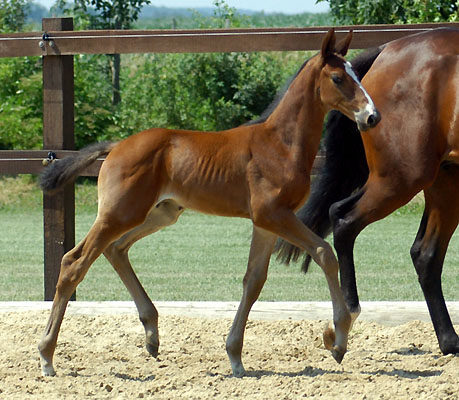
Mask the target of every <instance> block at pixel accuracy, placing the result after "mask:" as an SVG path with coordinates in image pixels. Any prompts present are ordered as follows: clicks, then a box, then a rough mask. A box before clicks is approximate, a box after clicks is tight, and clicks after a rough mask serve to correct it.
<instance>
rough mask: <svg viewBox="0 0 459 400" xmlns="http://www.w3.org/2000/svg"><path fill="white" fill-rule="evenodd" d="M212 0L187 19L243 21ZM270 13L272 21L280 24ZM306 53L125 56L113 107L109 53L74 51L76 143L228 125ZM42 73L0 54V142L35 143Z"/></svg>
mask: <svg viewBox="0 0 459 400" xmlns="http://www.w3.org/2000/svg"><path fill="white" fill-rule="evenodd" d="M0 1H1V0H0ZM137 3H138V4H140V2H137ZM86 4H90V2H86ZM215 4H216V5H217V8H216V10H215V12H214V15H213V16H211V17H209V18H207V19H204V18H200V17H199V16H198V15H195V16H194V18H190V21H194V22H193V23H194V24H198V26H202V27H219V26H220V27H221V26H227V25H228V24H229V25H230V26H232V27H234V26H243V25H244V24H245V23H246V22H247V20H246V19H245V17H241V16H239V15H238V14H237V13H236V11H235V10H234V9H232V8H230V7H228V6H227V5H226V4H225V3H224V2H223V1H216V2H215ZM266 17H267V16H266ZM277 17H279V20H277V22H276V23H278V24H279V25H283V24H282V18H281V17H280V16H276V18H277ZM74 18H75V22H74V23H75V28H76V29H89V28H91V27H92V26H91V23H92V22H91V18H90V15H89V14H88V13H84V12H81V10H80V12H78V13H75V14H74ZM288 18H290V17H288ZM284 25H285V24H284ZM195 27H197V26H195ZM305 57H306V56H305V54H304V53H294V52H286V53H280V52H277V53H214V54H147V55H129V56H124V57H123V63H122V65H123V69H122V71H121V72H122V74H121V80H122V88H123V90H122V94H123V101H122V102H121V103H119V104H117V105H113V104H112V97H111V96H112V89H113V87H112V82H111V79H110V77H111V72H112V65H111V63H110V59H108V58H107V57H105V56H103V55H100V56H94V55H81V56H75V57H74V65H75V141H76V147H77V148H81V147H84V146H85V145H88V144H90V143H93V142H96V141H101V140H114V139H118V138H123V137H126V136H128V135H130V134H132V133H135V132H138V131H140V130H142V129H146V128H150V127H153V126H160V127H168V128H183V129H196V130H207V131H215V130H222V129H227V128H231V127H235V126H237V125H240V124H242V123H244V122H246V121H248V120H250V119H253V118H256V117H257V116H258V115H259V114H260V113H261V112H262V111H263V110H264V109H265V108H266V107H267V106H268V104H269V103H270V102H271V101H272V99H273V98H274V96H275V93H276V92H277V91H278V89H279V87H281V86H282V85H283V83H284V82H285V80H286V79H287V77H288V76H289V75H291V74H292V73H294V72H295V71H296V69H297V68H299V66H300V65H301V64H302V63H303V61H304V59H305ZM41 72H42V71H41V63H40V60H39V59H38V58H33V57H28V58H15V59H1V60H0V99H1V103H0V104H1V105H0V132H1V134H0V148H2V149H35V148H40V147H41V146H42V132H43V131H42V107H43V106H42V85H41Z"/></svg>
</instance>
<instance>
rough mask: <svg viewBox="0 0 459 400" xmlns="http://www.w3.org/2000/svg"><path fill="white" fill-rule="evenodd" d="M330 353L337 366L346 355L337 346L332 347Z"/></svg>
mask: <svg viewBox="0 0 459 400" xmlns="http://www.w3.org/2000/svg"><path fill="white" fill-rule="evenodd" d="M331 353H332V356H333V358H334V359H335V360H336V362H337V363H338V364H341V361H343V358H344V354H346V352H345V351H343V350H341V349H340V348H339V347H338V346H334V347H333V349H332V351H331Z"/></svg>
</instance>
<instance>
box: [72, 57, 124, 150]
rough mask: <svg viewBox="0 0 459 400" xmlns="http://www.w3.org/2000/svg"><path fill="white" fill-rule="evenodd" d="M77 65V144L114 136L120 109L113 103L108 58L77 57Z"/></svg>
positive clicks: (85, 143)
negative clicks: (108, 76)
mask: <svg viewBox="0 0 459 400" xmlns="http://www.w3.org/2000/svg"><path fill="white" fill-rule="evenodd" d="M74 64H75V67H74V68H75V147H76V148H77V149H79V148H82V147H84V146H87V145H88V144H90V143H94V142H97V141H104V140H111V139H115V138H116V137H117V136H118V135H117V132H118V129H117V128H116V120H117V110H118V108H117V107H116V106H113V105H112V99H111V89H112V88H111V85H110V82H109V81H108V80H107V79H106V78H107V69H108V68H109V65H108V63H107V59H106V57H104V56H99V55H92V56H79V57H78V56H77V57H75V63H74Z"/></svg>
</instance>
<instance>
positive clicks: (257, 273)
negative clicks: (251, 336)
mask: <svg viewBox="0 0 459 400" xmlns="http://www.w3.org/2000/svg"><path fill="white" fill-rule="evenodd" d="M275 241H276V236H275V235H273V234H272V233H270V232H268V231H265V230H263V229H261V228H258V227H256V226H254V227H253V233H252V243H251V245H250V255H249V262H248V265H247V272H246V274H245V276H244V281H243V293H242V299H241V303H240V304H239V308H238V310H237V313H236V317H235V318H234V321H233V325H232V327H231V330H230V332H229V334H228V338H227V339H226V352H227V354H228V357H229V359H230V363H231V368H232V370H233V374H234V376H237V377H241V376H243V375H244V374H245V370H244V366H243V365H242V360H241V352H242V346H243V342H244V331H245V325H246V323H247V318H248V316H249V312H250V309H251V308H252V305H253V303H255V301H256V300H257V299H258V296H259V295H260V292H261V289H262V288H263V285H264V283H265V282H266V278H267V275H268V266H269V259H270V257H271V252H272V250H273V247H274V243H275Z"/></svg>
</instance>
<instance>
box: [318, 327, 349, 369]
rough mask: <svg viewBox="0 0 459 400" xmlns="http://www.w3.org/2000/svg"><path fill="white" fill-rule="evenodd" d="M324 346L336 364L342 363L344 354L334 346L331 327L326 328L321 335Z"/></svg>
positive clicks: (344, 352) (334, 336)
mask: <svg viewBox="0 0 459 400" xmlns="http://www.w3.org/2000/svg"><path fill="white" fill-rule="evenodd" d="M323 339H324V345H325V348H326V349H327V350H330V351H331V353H332V356H333V358H334V359H335V360H336V362H337V363H338V364H341V361H343V358H344V354H346V351H345V350H342V349H341V348H340V347H339V346H336V345H335V344H334V343H335V339H336V335H335V331H334V330H333V328H332V327H331V326H328V327H327V328H326V329H325V331H324V333H323Z"/></svg>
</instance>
